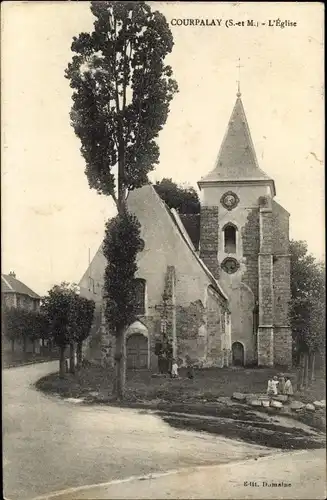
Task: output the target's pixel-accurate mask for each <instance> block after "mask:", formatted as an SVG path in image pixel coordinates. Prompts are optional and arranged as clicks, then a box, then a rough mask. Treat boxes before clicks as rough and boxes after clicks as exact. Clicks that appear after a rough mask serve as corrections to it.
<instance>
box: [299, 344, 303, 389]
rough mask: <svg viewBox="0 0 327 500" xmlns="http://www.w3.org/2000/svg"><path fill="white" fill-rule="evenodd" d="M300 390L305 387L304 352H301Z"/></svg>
mask: <svg viewBox="0 0 327 500" xmlns="http://www.w3.org/2000/svg"><path fill="white" fill-rule="evenodd" d="M299 365H300V366H299V381H298V390H300V391H301V390H302V389H303V384H304V353H303V352H301V353H300V362H299Z"/></svg>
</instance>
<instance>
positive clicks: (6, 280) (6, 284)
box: [1, 272, 41, 352]
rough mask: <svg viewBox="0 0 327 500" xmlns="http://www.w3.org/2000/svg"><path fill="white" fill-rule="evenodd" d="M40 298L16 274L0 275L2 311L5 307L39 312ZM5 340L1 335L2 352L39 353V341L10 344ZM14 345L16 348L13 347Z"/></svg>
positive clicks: (17, 341)
mask: <svg viewBox="0 0 327 500" xmlns="http://www.w3.org/2000/svg"><path fill="white" fill-rule="evenodd" d="M40 303H41V297H40V296H39V295H38V294H37V293H35V292H33V290H31V289H30V288H29V287H28V286H26V285H25V284H24V283H22V282H21V281H19V280H18V279H17V278H16V274H15V273H14V272H10V273H9V274H1V306H2V311H3V310H4V308H5V307H8V308H11V307H14V308H18V309H25V310H29V311H39V310H40ZM2 332H3V333H4V325H3V328H2ZM9 344H10V342H9V340H8V339H7V338H6V336H5V335H2V348H3V350H7V349H8V350H9V349H11V350H13V349H15V351H17V349H18V350H20V349H24V350H26V352H39V351H40V342H39V341H34V342H32V341H30V340H29V339H25V341H24V342H23V341H22V340H18V339H17V340H16V342H15V343H12V344H11V347H10V345H9ZM15 344H16V347H15Z"/></svg>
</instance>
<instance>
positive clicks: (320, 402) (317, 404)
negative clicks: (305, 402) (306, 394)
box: [313, 401, 326, 410]
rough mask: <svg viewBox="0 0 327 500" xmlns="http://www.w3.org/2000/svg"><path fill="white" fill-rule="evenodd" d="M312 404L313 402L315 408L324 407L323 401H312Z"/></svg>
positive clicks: (320, 408)
mask: <svg viewBox="0 0 327 500" xmlns="http://www.w3.org/2000/svg"><path fill="white" fill-rule="evenodd" d="M313 404H314V406H315V408H317V410H322V409H324V408H326V402H325V401H314V402H313Z"/></svg>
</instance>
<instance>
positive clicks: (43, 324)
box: [24, 311, 49, 354]
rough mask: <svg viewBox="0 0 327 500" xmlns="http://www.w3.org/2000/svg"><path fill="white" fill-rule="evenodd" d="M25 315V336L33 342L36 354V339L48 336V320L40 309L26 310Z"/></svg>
mask: <svg viewBox="0 0 327 500" xmlns="http://www.w3.org/2000/svg"><path fill="white" fill-rule="evenodd" d="M24 316H25V322H26V332H25V337H26V339H27V338H28V339H29V340H31V342H32V343H33V354H35V341H36V340H40V339H42V338H43V339H44V338H48V335H49V325H48V320H47V318H46V316H45V315H44V314H42V313H41V312H39V311H26V312H25V313H24Z"/></svg>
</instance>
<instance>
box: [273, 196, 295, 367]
mask: <svg viewBox="0 0 327 500" xmlns="http://www.w3.org/2000/svg"><path fill="white" fill-rule="evenodd" d="M272 208H273V234H274V240H273V251H274V257H273V263H274V264H273V286H274V363H275V364H278V365H285V366H291V364H292V332H291V329H290V324H289V302H290V298H291V283H290V255H289V213H288V212H287V211H286V210H285V209H284V208H283V207H281V206H280V205H279V204H278V203H276V202H273V207H272Z"/></svg>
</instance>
